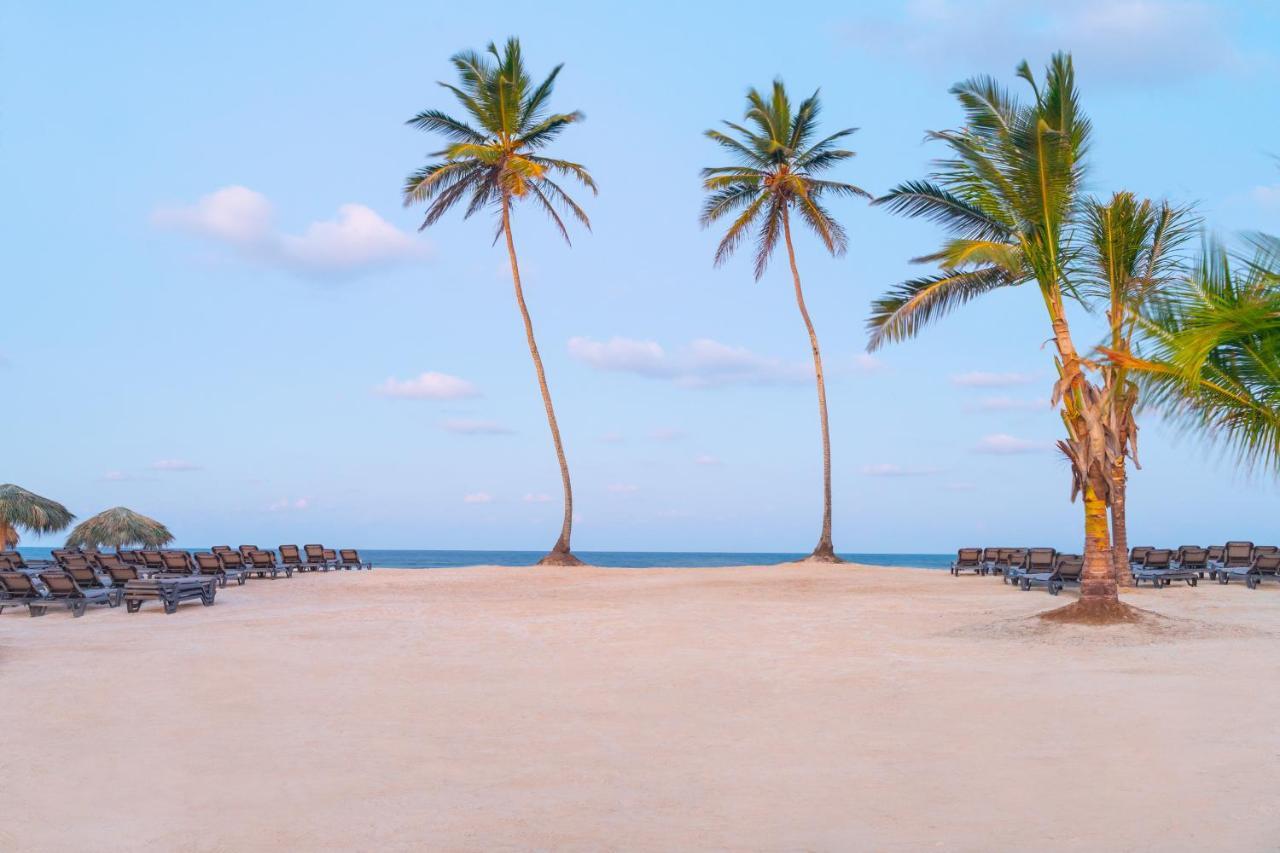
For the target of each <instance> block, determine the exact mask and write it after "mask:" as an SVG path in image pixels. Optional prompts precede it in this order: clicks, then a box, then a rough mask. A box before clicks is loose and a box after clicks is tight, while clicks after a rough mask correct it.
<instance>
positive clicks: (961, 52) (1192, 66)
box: [847, 0, 1265, 86]
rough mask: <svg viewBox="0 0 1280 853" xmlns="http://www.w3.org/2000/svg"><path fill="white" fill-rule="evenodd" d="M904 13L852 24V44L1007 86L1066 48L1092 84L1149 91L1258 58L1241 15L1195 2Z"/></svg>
mask: <svg viewBox="0 0 1280 853" xmlns="http://www.w3.org/2000/svg"><path fill="white" fill-rule="evenodd" d="M897 8H901V12H900V13H898V14H894V15H891V16H873V15H868V16H864V17H862V18H860V19H858V20H855V21H853V22H851V24H850V25H849V26H848V27H847V30H848V34H849V38H850V40H851V41H852V42H853V43H855V44H857V45H859V46H861V47H864V48H866V49H868V50H871V51H875V52H879V53H884V54H890V55H892V56H893V58H895V59H904V58H905V59H906V60H907V61H909V62H911V63H913V64H916V65H919V64H925V65H929V66H932V67H934V68H935V69H937V70H939V71H941V72H945V73H948V74H960V73H965V74H967V73H972V71H973V70H977V71H982V72H986V73H996V74H1000V75H1001V76H1002V78H1003V79H1007V78H1008V77H1011V76H1012V70H1013V64H1014V63H1015V62H1017V61H1018V60H1019V59H1022V58H1024V57H1025V58H1027V59H1028V60H1031V62H1032V65H1033V66H1038V64H1039V63H1037V62H1036V61H1035V60H1036V59H1037V58H1046V57H1047V56H1048V55H1049V54H1050V53H1051V52H1052V51H1055V50H1064V49H1065V50H1070V51H1071V52H1072V53H1073V55H1074V58H1075V60H1076V67H1077V68H1078V69H1080V72H1081V75H1082V77H1084V78H1085V79H1086V80H1088V79H1099V80H1105V81H1106V82H1107V83H1109V84H1111V85H1122V86H1150V85H1153V84H1154V85H1161V84H1166V83H1169V82H1171V81H1174V80H1181V79H1187V78H1190V77H1194V76H1196V75H1199V74H1204V73H1213V72H1222V71H1228V72H1230V71H1241V70H1246V69H1249V68H1251V67H1253V66H1256V65H1258V64H1259V59H1260V58H1258V57H1253V56H1249V55H1247V54H1246V53H1245V52H1244V51H1242V50H1241V48H1240V47H1239V46H1238V45H1237V43H1236V41H1237V39H1236V37H1235V34H1234V33H1232V32H1231V27H1232V25H1234V24H1235V22H1236V20H1237V19H1238V18H1239V16H1238V15H1236V14H1234V13H1233V10H1231V9H1230V8H1229V7H1225V4H1215V3H1208V2H1197V0H1077V2H1074V3H1054V2H1051V0H916V2H909V3H904V4H902V5H901V6H900V7H897ZM1263 59H1264V61H1265V58H1263ZM966 69H967V70H966ZM1036 70H1037V72H1039V68H1038V67H1037V68H1036Z"/></svg>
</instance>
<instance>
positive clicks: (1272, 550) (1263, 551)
mask: <svg viewBox="0 0 1280 853" xmlns="http://www.w3.org/2000/svg"><path fill="white" fill-rule="evenodd" d="M1267 554H1280V548H1277V547H1276V546H1275V545H1254V546H1253V559H1255V560H1256V559H1258V558H1259V557H1262V556H1265V555H1267Z"/></svg>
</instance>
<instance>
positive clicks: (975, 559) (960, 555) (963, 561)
mask: <svg viewBox="0 0 1280 853" xmlns="http://www.w3.org/2000/svg"><path fill="white" fill-rule="evenodd" d="M965 571H968V572H973V573H974V574H975V575H981V574H984V573H985V572H986V568H985V567H984V566H983V563H982V549H981V548H961V549H960V550H959V551H957V552H956V558H955V560H953V561H952V562H951V574H952V575H954V576H956V577H959V576H960V573H961V572H965Z"/></svg>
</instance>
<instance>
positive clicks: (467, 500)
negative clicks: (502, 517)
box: [462, 492, 493, 504]
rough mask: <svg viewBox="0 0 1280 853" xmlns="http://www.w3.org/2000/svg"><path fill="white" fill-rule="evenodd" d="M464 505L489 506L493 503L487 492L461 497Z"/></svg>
mask: <svg viewBox="0 0 1280 853" xmlns="http://www.w3.org/2000/svg"><path fill="white" fill-rule="evenodd" d="M462 502H463V503H464V504H489V503H493V495H491V494H489V493H488V492H472V493H471V494H469V495H463V496H462Z"/></svg>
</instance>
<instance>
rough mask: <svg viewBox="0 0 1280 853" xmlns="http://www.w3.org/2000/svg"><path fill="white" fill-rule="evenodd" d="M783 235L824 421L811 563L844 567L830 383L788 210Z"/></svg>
mask: <svg viewBox="0 0 1280 853" xmlns="http://www.w3.org/2000/svg"><path fill="white" fill-rule="evenodd" d="M782 233H783V235H784V236H785V238H786V241H787V259H788V260H790V261H791V279H792V281H794V282H795V285H796V305H798V306H800V316H801V317H802V318H803V319H804V327H805V328H806V329H807V330H808V331H809V345H810V346H812V347H813V373H814V376H815V377H816V378H817V380H818V416H819V418H820V419H821V420H822V535H821V536H820V537H819V538H818V544H817V546H816V547H815V548H814V549H813V553H812V554H810V555H809V559H811V560H820V561H822V562H825V563H842V562H844V561H843V560H841V559H840V558H839V557H837V556H836V549H835V547H834V546H833V545H832V544H831V431H830V428H829V427H828V425H827V383H826V381H825V380H824V379H823V378H822V350H821V349H819V347H818V334H817V332H815V331H814V330H813V321H812V320H810V319H809V309H807V308H805V305H804V291H803V290H802V289H801V287H800V270H799V269H798V268H797V267H796V250H795V248H794V247H793V246H792V245H791V219H790V217H789V216H788V215H787V211H786V210H783V212H782Z"/></svg>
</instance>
